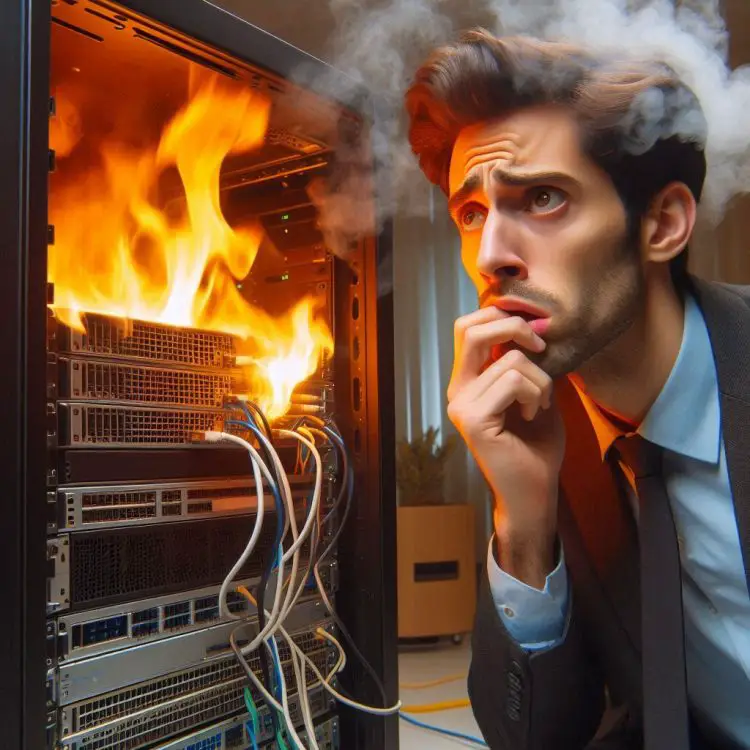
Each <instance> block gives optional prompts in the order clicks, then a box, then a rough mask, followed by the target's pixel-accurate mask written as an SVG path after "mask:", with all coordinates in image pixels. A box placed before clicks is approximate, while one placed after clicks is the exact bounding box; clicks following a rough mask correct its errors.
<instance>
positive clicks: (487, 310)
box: [453, 307, 509, 352]
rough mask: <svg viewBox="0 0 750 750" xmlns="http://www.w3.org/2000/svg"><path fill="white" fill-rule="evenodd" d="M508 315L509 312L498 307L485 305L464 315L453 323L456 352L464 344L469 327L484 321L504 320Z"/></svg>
mask: <svg viewBox="0 0 750 750" xmlns="http://www.w3.org/2000/svg"><path fill="white" fill-rule="evenodd" d="M507 317H509V315H508V313H506V312H504V311H503V310H499V309H498V308H497V307H483V308H481V309H479V310H475V311H474V312H472V313H469V314H468V315H462V316H461V317H460V318H458V319H457V320H456V322H455V323H454V325H453V343H454V345H455V349H456V352H458V351H459V350H460V348H461V346H462V345H463V341H464V336H465V335H466V331H468V330H469V328H472V327H473V326H477V325H481V324H482V323H490V322H491V321H493V320H502V319H503V318H507Z"/></svg>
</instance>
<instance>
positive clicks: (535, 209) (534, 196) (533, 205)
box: [526, 187, 568, 214]
mask: <svg viewBox="0 0 750 750" xmlns="http://www.w3.org/2000/svg"><path fill="white" fill-rule="evenodd" d="M567 199H568V198H567V195H565V193H564V192H563V191H562V190H558V189H557V188H548V187H543V188H536V189H534V190H532V191H531V193H529V196H528V203H527V205H526V210H527V211H528V212H529V213H533V214H547V213H551V212H552V211H555V210H557V209H558V208H560V206H563V205H564V204H565V202H566V201H567Z"/></svg>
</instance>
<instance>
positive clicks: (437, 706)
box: [401, 698, 471, 714]
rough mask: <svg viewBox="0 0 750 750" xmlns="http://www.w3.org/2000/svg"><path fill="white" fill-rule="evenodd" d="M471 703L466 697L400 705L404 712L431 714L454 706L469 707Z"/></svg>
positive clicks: (448, 709)
mask: <svg viewBox="0 0 750 750" xmlns="http://www.w3.org/2000/svg"><path fill="white" fill-rule="evenodd" d="M469 706H471V703H470V701H469V699H468V698H461V699H459V700H455V701H440V702H439V703H417V704H415V705H413V706H401V710H402V711H403V712H404V713H405V714H432V713H437V712H438V711H450V710H452V709H455V708H469Z"/></svg>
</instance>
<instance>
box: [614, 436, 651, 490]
mask: <svg viewBox="0 0 750 750" xmlns="http://www.w3.org/2000/svg"><path fill="white" fill-rule="evenodd" d="M613 447H614V449H615V450H616V451H617V453H618V454H619V456H620V458H621V459H622V460H623V462H624V463H626V464H627V465H628V466H629V467H630V470H631V471H632V472H633V474H634V475H635V478H636V479H644V478H645V477H654V476H660V475H661V469H662V458H663V450H662V449H661V448H660V447H659V446H658V445H656V444H654V443H652V442H650V441H648V440H646V439H645V438H644V437H641V436H640V435H638V434H632V435H623V436H622V437H620V438H618V439H617V440H616V441H615V443H614V446H613Z"/></svg>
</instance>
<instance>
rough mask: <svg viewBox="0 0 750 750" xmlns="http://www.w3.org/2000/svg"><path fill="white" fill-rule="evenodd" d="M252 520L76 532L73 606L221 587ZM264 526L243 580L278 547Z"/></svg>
mask: <svg viewBox="0 0 750 750" xmlns="http://www.w3.org/2000/svg"><path fill="white" fill-rule="evenodd" d="M253 524H254V518H252V517H249V518H241V519H239V518H229V519H222V520H220V521H203V522H200V521H198V522H193V521H190V522H185V523H177V524H167V525H166V526H164V525H161V524H160V525H156V526H154V525H151V526H140V527H137V528H124V529H113V530H112V531H99V532H86V533H81V534H74V535H72V536H71V541H70V599H71V607H74V608H76V607H78V608H83V607H92V606H94V605H97V606H102V605H104V604H106V603H115V602H119V601H127V600H128V599H136V598H143V599H145V598H147V597H148V596H155V595H157V594H168V593H174V592H177V591H181V590H186V589H195V588H200V587H202V586H210V585H213V584H216V583H219V582H220V581H221V580H222V579H223V578H224V576H225V575H226V573H227V571H228V570H230V569H231V567H232V565H233V564H234V562H235V561H236V560H237V558H238V557H239V556H240V554H241V553H242V551H243V549H244V548H245V545H246V544H247V540H248V539H249V537H250V533H251V531H252V527H253ZM274 535H275V529H274V528H273V525H272V524H264V527H263V531H262V532H261V536H260V538H259V540H258V545H257V547H256V548H255V553H254V554H253V555H252V557H251V559H250V560H249V561H248V563H247V565H246V566H245V567H244V568H243V570H242V571H241V573H240V576H244V577H246V578H251V577H253V576H255V575H258V574H259V573H260V572H261V571H262V569H263V566H264V565H265V560H266V558H267V556H268V555H269V553H270V551H271V549H272V547H273V544H274Z"/></svg>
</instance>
